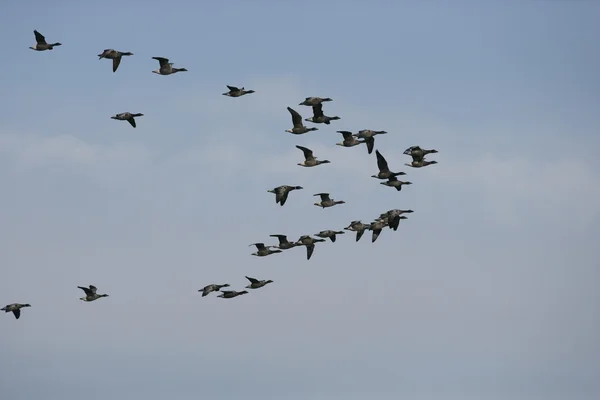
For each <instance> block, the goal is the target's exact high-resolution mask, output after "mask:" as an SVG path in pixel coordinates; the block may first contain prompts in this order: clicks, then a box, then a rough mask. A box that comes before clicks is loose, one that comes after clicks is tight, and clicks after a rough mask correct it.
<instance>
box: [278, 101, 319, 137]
mask: <svg viewBox="0 0 600 400" xmlns="http://www.w3.org/2000/svg"><path fill="white" fill-rule="evenodd" d="M287 109H288V111H289V112H290V114H291V115H292V123H293V124H294V127H293V128H292V129H286V130H285V131H286V132H289V133H293V134H294V135H302V134H303V133H306V132H310V131H318V130H319V128H307V127H306V126H304V125H303V124H302V116H301V115H300V114H298V111H296V110H294V109H292V108H290V107H288V108H287Z"/></svg>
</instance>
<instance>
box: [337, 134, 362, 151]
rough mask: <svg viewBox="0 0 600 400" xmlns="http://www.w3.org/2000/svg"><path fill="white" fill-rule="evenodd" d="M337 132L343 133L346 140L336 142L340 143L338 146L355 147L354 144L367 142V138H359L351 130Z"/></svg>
mask: <svg viewBox="0 0 600 400" xmlns="http://www.w3.org/2000/svg"><path fill="white" fill-rule="evenodd" d="M337 133H341V134H342V136H343V137H344V140H342V141H341V142H339V143H336V145H338V146H343V147H353V146H358V145H359V144H362V143H366V141H365V140H358V139H357V138H356V137H355V136H354V135H353V134H352V132H350V131H337Z"/></svg>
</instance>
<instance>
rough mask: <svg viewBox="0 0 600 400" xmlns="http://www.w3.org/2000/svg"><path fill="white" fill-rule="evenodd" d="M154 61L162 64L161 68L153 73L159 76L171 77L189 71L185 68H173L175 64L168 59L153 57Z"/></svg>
mask: <svg viewBox="0 0 600 400" xmlns="http://www.w3.org/2000/svg"><path fill="white" fill-rule="evenodd" d="M152 59H153V60H157V61H158V63H159V64H160V68H158V69H157V70H154V71H152V72H154V73H155V74H159V75H171V74H174V73H176V72H185V71H187V69H185V68H174V67H173V63H170V62H169V59H168V58H164V57H152Z"/></svg>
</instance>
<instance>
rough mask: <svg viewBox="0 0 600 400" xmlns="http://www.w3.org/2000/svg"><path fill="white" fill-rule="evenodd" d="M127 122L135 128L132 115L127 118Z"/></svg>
mask: <svg viewBox="0 0 600 400" xmlns="http://www.w3.org/2000/svg"><path fill="white" fill-rule="evenodd" d="M127 122H129V123H130V124H131V126H133V127H134V128H135V119H133V117H131V118H129V119H128V120H127Z"/></svg>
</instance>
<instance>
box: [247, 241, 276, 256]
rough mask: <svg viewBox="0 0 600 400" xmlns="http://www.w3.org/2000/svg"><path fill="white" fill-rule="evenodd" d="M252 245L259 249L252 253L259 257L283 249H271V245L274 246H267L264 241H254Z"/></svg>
mask: <svg viewBox="0 0 600 400" xmlns="http://www.w3.org/2000/svg"><path fill="white" fill-rule="evenodd" d="M250 246H256V249H257V250H258V251H257V252H256V253H252V255H253V256H257V257H265V256H269V255H271V254H275V253H281V250H271V247H273V246H265V244H264V243H252V244H251V245H250ZM250 246H248V247H250Z"/></svg>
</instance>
